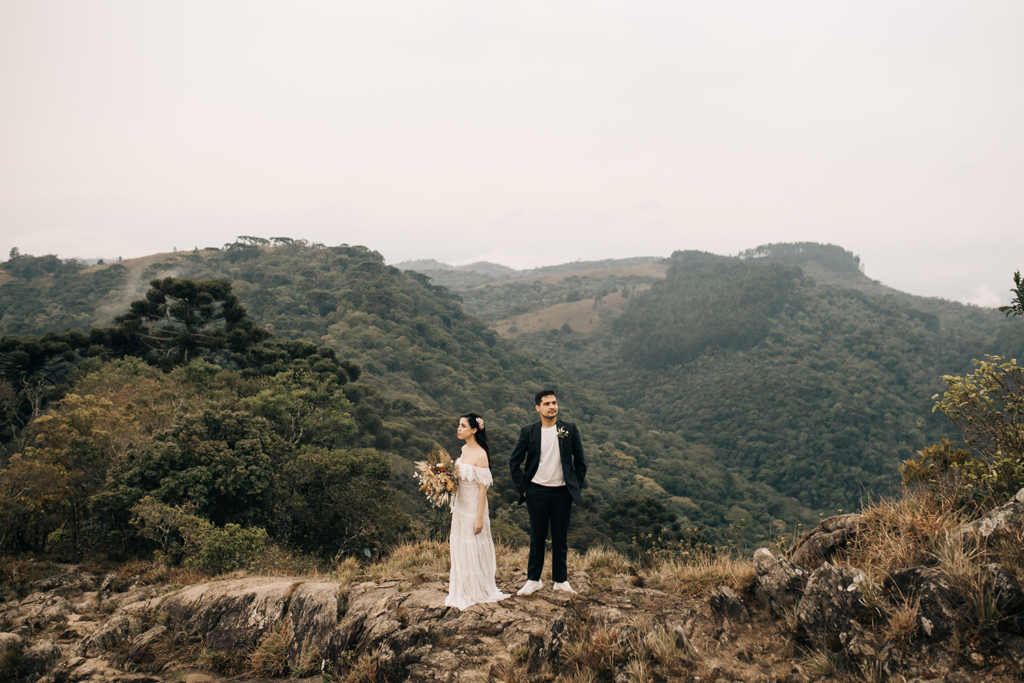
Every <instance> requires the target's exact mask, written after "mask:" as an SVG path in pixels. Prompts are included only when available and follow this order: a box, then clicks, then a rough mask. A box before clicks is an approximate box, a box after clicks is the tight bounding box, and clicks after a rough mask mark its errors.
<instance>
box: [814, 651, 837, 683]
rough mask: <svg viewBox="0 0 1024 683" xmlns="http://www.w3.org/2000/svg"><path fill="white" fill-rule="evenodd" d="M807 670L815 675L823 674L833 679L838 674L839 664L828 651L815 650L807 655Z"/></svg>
mask: <svg viewBox="0 0 1024 683" xmlns="http://www.w3.org/2000/svg"><path fill="white" fill-rule="evenodd" d="M806 666H807V671H808V672H809V673H811V674H812V675H814V676H823V677H825V678H828V679H831V678H834V677H835V675H836V670H837V668H838V665H837V664H836V660H835V658H834V657H833V656H832V655H830V654H828V653H827V652H822V651H821V650H815V651H814V652H812V653H811V654H810V655H808V657H807V661H806Z"/></svg>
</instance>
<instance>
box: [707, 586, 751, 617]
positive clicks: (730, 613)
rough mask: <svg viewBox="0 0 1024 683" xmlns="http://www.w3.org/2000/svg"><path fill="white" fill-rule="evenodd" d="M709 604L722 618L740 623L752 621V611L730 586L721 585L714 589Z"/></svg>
mask: <svg viewBox="0 0 1024 683" xmlns="http://www.w3.org/2000/svg"><path fill="white" fill-rule="evenodd" d="M708 606H709V607H711V611H712V612H714V613H715V614H717V615H718V616H719V617H720V618H722V619H728V620H729V621H732V622H735V623H738V624H746V623H747V622H749V621H750V613H749V612H748V611H747V607H746V605H744V604H743V601H742V600H740V598H739V596H738V595H736V593H735V592H734V591H733V590H732V589H731V588H729V587H728V586H719V587H718V588H716V589H715V590H714V591H712V593H711V598H710V599H709V600H708Z"/></svg>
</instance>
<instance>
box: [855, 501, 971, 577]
mask: <svg viewBox="0 0 1024 683" xmlns="http://www.w3.org/2000/svg"><path fill="white" fill-rule="evenodd" d="M863 515H864V528H863V530H862V531H861V533H859V534H858V535H857V540H856V542H855V543H854V544H853V548H852V549H851V550H850V555H849V562H850V564H851V565H853V566H855V567H859V568H861V569H862V570H863V571H864V572H865V573H867V574H868V575H869V576H871V577H872V578H873V579H875V580H879V581H880V580H883V579H884V578H885V577H886V576H888V575H889V574H890V573H892V572H893V571H896V570H898V569H905V568H907V567H913V566H916V565H919V564H922V563H923V562H925V561H926V560H928V559H930V558H933V557H934V556H935V555H936V552H937V551H938V549H939V547H940V546H941V545H942V544H943V543H944V542H945V539H946V538H948V537H949V535H950V533H952V532H953V531H954V530H955V529H957V528H959V526H960V525H961V524H962V523H963V519H962V518H961V517H960V515H959V514H958V512H957V510H956V509H954V508H953V507H952V502H949V501H943V500H936V498H935V497H934V496H933V495H931V494H930V493H928V492H927V491H924V490H920V491H907V492H905V493H904V495H903V496H901V497H899V498H897V499H894V500H881V499H877V500H874V501H869V502H868V504H867V505H866V506H865V508H864V510H863Z"/></svg>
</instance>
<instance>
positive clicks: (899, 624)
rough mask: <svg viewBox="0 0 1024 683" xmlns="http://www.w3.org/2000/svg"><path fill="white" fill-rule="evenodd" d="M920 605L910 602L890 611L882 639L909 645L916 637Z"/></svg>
mask: <svg viewBox="0 0 1024 683" xmlns="http://www.w3.org/2000/svg"><path fill="white" fill-rule="evenodd" d="M918 611H920V603H919V601H917V600H910V601H908V602H906V603H904V604H902V605H900V606H899V607H897V608H895V609H894V610H893V611H892V614H891V615H889V623H888V624H887V625H886V627H885V631H884V633H883V637H884V638H885V639H886V640H888V641H892V642H895V643H901V644H905V643H909V642H910V641H911V640H913V639H914V638H915V637H916V636H917V613H918Z"/></svg>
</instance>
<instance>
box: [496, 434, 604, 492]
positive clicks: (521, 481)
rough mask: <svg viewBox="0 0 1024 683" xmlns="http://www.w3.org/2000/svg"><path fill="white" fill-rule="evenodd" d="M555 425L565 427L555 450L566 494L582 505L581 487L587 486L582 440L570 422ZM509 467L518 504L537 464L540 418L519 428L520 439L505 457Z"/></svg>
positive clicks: (538, 459)
mask: <svg viewBox="0 0 1024 683" xmlns="http://www.w3.org/2000/svg"><path fill="white" fill-rule="evenodd" d="M555 428H556V429H558V430H559V431H564V432H565V436H563V437H562V438H560V439H559V440H558V452H559V454H560V455H561V456H562V478H564V479H565V486H566V488H568V489H569V495H571V496H572V499H573V500H575V501H576V504H577V505H582V504H583V503H582V502H581V500H580V490H581V489H584V488H586V477H587V461H586V460H584V458H583V441H582V439H580V430H578V429H576V425H574V424H573V423H572V422H562V421H561V420H556V421H555ZM508 464H509V469H511V470H512V483H513V484H515V487H516V491H519V505H522V504H523V501H525V500H526V487H527V486H529V484H530V481H531V480H532V479H533V475H535V474H537V468H538V467H540V422H534V423H533V424H532V425H527V426H525V427H523V428H522V429H521V430H520V431H519V441H517V442H516V447H515V448H513V449H512V457H510V458H509V460H508Z"/></svg>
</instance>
